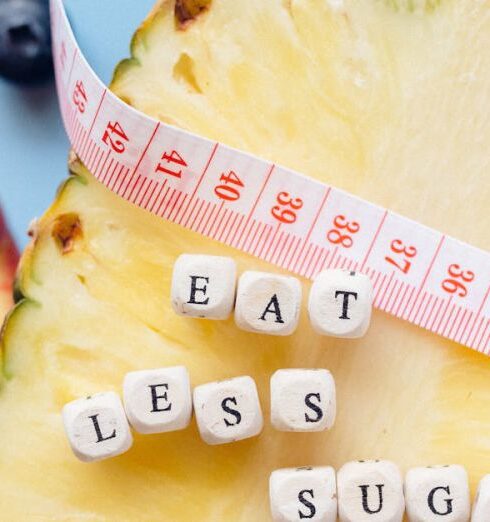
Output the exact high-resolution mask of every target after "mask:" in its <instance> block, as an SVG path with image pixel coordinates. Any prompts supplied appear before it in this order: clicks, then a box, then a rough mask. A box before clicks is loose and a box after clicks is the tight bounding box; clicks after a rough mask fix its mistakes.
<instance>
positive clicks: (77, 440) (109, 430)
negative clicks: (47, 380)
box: [62, 392, 133, 462]
mask: <svg viewBox="0 0 490 522" xmlns="http://www.w3.org/2000/svg"><path fill="white" fill-rule="evenodd" d="M62 416H63V423H64V425H65V431H66V434H67V436H68V440H69V442H70V446H71V448H72V450H73V452H74V453H75V455H76V456H77V457H78V458H79V459H80V460H81V461H83V462H92V461H95V460H102V459H107V458H109V457H115V456H116V455H120V454H121V453H124V452H125V451H127V450H128V449H129V448H130V447H131V445H132V444H133V437H132V435H131V431H130V428H129V424H128V421H127V419H126V415H125V413H124V408H123V405H122V403H121V399H120V398H119V395H117V393H114V392H106V393H98V394H96V395H92V396H90V397H87V398H84V399H78V400H75V401H72V402H69V403H68V404H65V406H64V407H63V412H62Z"/></svg>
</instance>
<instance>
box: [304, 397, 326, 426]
mask: <svg viewBox="0 0 490 522" xmlns="http://www.w3.org/2000/svg"><path fill="white" fill-rule="evenodd" d="M312 397H315V398H316V399H317V401H318V402H322V399H321V397H320V394H319V393H309V394H308V395H307V396H306V397H305V404H306V406H308V408H310V409H312V410H313V411H314V412H315V413H316V416H315V417H314V418H312V417H309V416H308V414H307V413H305V420H306V422H319V421H320V420H321V419H322V418H323V411H322V409H321V408H320V407H319V406H318V405H317V404H314V403H313V402H311V398H312Z"/></svg>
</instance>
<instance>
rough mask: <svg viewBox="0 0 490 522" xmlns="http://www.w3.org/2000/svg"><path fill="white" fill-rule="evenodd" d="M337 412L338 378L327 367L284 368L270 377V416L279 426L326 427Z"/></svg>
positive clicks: (287, 428) (290, 428)
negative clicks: (335, 379) (336, 392)
mask: <svg viewBox="0 0 490 522" xmlns="http://www.w3.org/2000/svg"><path fill="white" fill-rule="evenodd" d="M335 414H336V394H335V381H334V379H333V377H332V374H331V373H330V372H329V371H328V370H323V369H311V370H305V369H285V370H277V372H276V373H274V375H273V376H272V377H271V420H272V424H273V426H274V427H275V428H276V429H277V430H279V431H323V430H327V429H330V428H331V427H332V426H333V424H334V422H335Z"/></svg>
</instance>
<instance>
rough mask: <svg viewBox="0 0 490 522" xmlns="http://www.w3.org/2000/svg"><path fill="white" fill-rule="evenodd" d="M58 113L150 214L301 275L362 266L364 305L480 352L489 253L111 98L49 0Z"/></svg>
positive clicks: (110, 179) (113, 183)
mask: <svg viewBox="0 0 490 522" xmlns="http://www.w3.org/2000/svg"><path fill="white" fill-rule="evenodd" d="M51 11H52V17H51V20H52V37H53V52H54V61H55V71H56V84H57V89H58V96H59V103H60V107H61V114H62V117H63V121H64V124H65V127H66V131H67V133H68V136H69V138H70V141H71V144H72V146H73V149H74V150H75V152H76V153H77V154H78V156H79V157H80V158H81V160H82V161H83V163H84V164H85V165H86V166H87V167H88V169H89V170H90V171H91V172H92V173H93V175H94V176H95V177H96V178H97V179H98V180H99V181H100V182H101V183H103V184H104V185H105V186H106V187H108V188H109V189H110V190H112V191H114V192H116V193H117V194H119V195H120V196H121V197H123V198H124V199H126V200H128V201H130V202H131V203H134V204H136V205H138V206H140V207H142V208H144V209H146V210H148V211H150V212H152V213H153V214H156V215H157V216H160V217H162V218H164V219H167V220H169V221H173V222H175V223H179V224H180V225H182V226H184V227H186V228H189V229H191V230H194V231H196V232H199V233H201V234H204V235H206V236H208V237H210V238H213V239H216V240H218V241H221V242H223V243H226V244H227V245H231V246H233V247H235V248H238V249H240V250H243V251H245V252H248V253H250V254H252V255H254V256H257V257H259V258H261V259H264V260H266V261H269V262H271V263H274V264H276V265H278V266H280V267H282V268H285V269H287V270H289V271H291V272H295V273H296V274H299V275H301V276H305V277H308V278H312V277H314V276H315V275H316V274H317V273H318V272H320V271H321V270H323V269H325V268H346V269H349V270H359V271H360V272H363V273H365V274H368V275H369V276H370V277H371V279H372V282H373V285H374V296H375V297H374V305H375V306H376V307H377V308H379V309H381V310H384V311H386V312H389V313H391V314H393V315H395V316H396V317H399V318H402V319H404V320H406V321H409V322H411V323H414V324H417V325H419V326H422V327H423V328H427V329H428V330H430V331H432V332H435V333H437V334H439V335H442V336H444V337H447V338H449V339H452V340H454V341H456V342H458V343H462V344H465V345H467V346H469V347H471V348H474V349H475V350H478V351H480V352H484V353H487V354H488V353H489V351H490V348H489V340H490V304H489V302H490V299H489V290H490V254H489V253H488V252H484V251H482V250H479V249H477V248H474V247H472V246H470V245H467V244H465V243H462V242H461V241H458V240H456V239H453V238H451V237H448V236H446V235H444V234H441V233H440V232H437V231H436V230H432V229H430V228H428V227H426V226H424V225H421V224H419V223H416V222H415V221H412V220H410V219H407V218H404V217H402V216H400V215H398V214H395V213H393V212H390V211H388V210H386V209H384V208H381V207H378V206H376V205H373V204H371V203H369V202H367V201H364V200H362V199H359V198H357V197H355V196H352V195H350V194H347V193H345V192H343V191H341V190H338V189H336V188H334V187H329V186H327V185H324V184H322V183H320V182H318V181H315V180H313V179H309V178H307V177H305V176H303V175H301V174H298V173H297V172H293V171H291V170H289V169H286V168H284V167H281V166H278V165H273V164H271V163H269V162H267V161H265V160H262V159H260V158H257V157H255V156H253V155H250V154H247V153H244V152H241V151H238V150H235V149H232V148H230V147H227V146H226V145H222V144H221V143H215V142H212V141H210V140H207V139H205V138H202V137H200V136H196V135H193V134H190V133H188V132H185V131H183V130H180V129H177V128H175V127H172V126H170V125H166V124H164V123H161V122H158V121H157V120H154V119H153V118H150V117H148V116H146V115H144V114H142V113H140V112H138V111H136V110H135V109H133V108H132V107H130V106H128V105H126V104H125V103H123V102H122V101H121V100H119V99H118V98H116V96H114V95H113V94H112V93H111V92H110V91H109V90H108V89H107V87H105V86H104V85H103V84H102V82H101V81H100V80H99V78H98V77H97V76H96V75H95V73H94V72H93V71H92V69H91V68H90V66H89V65H88V63H87V61H86V60H85V58H84V57H83V55H82V54H81V51H80V48H79V47H78V44H77V42H76V40H75V37H74V35H73V32H72V30H71V27H70V24H69V21H68V18H67V16H66V13H65V10H64V6H63V4H62V0H51Z"/></svg>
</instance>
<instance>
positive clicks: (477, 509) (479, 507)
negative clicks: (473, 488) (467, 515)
mask: <svg viewBox="0 0 490 522" xmlns="http://www.w3.org/2000/svg"><path fill="white" fill-rule="evenodd" d="M489 520H490V475H485V476H484V477H483V478H482V479H481V480H480V484H479V485H478V491H477V493H476V497H475V503H474V505H473V513H472V515H471V522H488V521H489Z"/></svg>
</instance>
